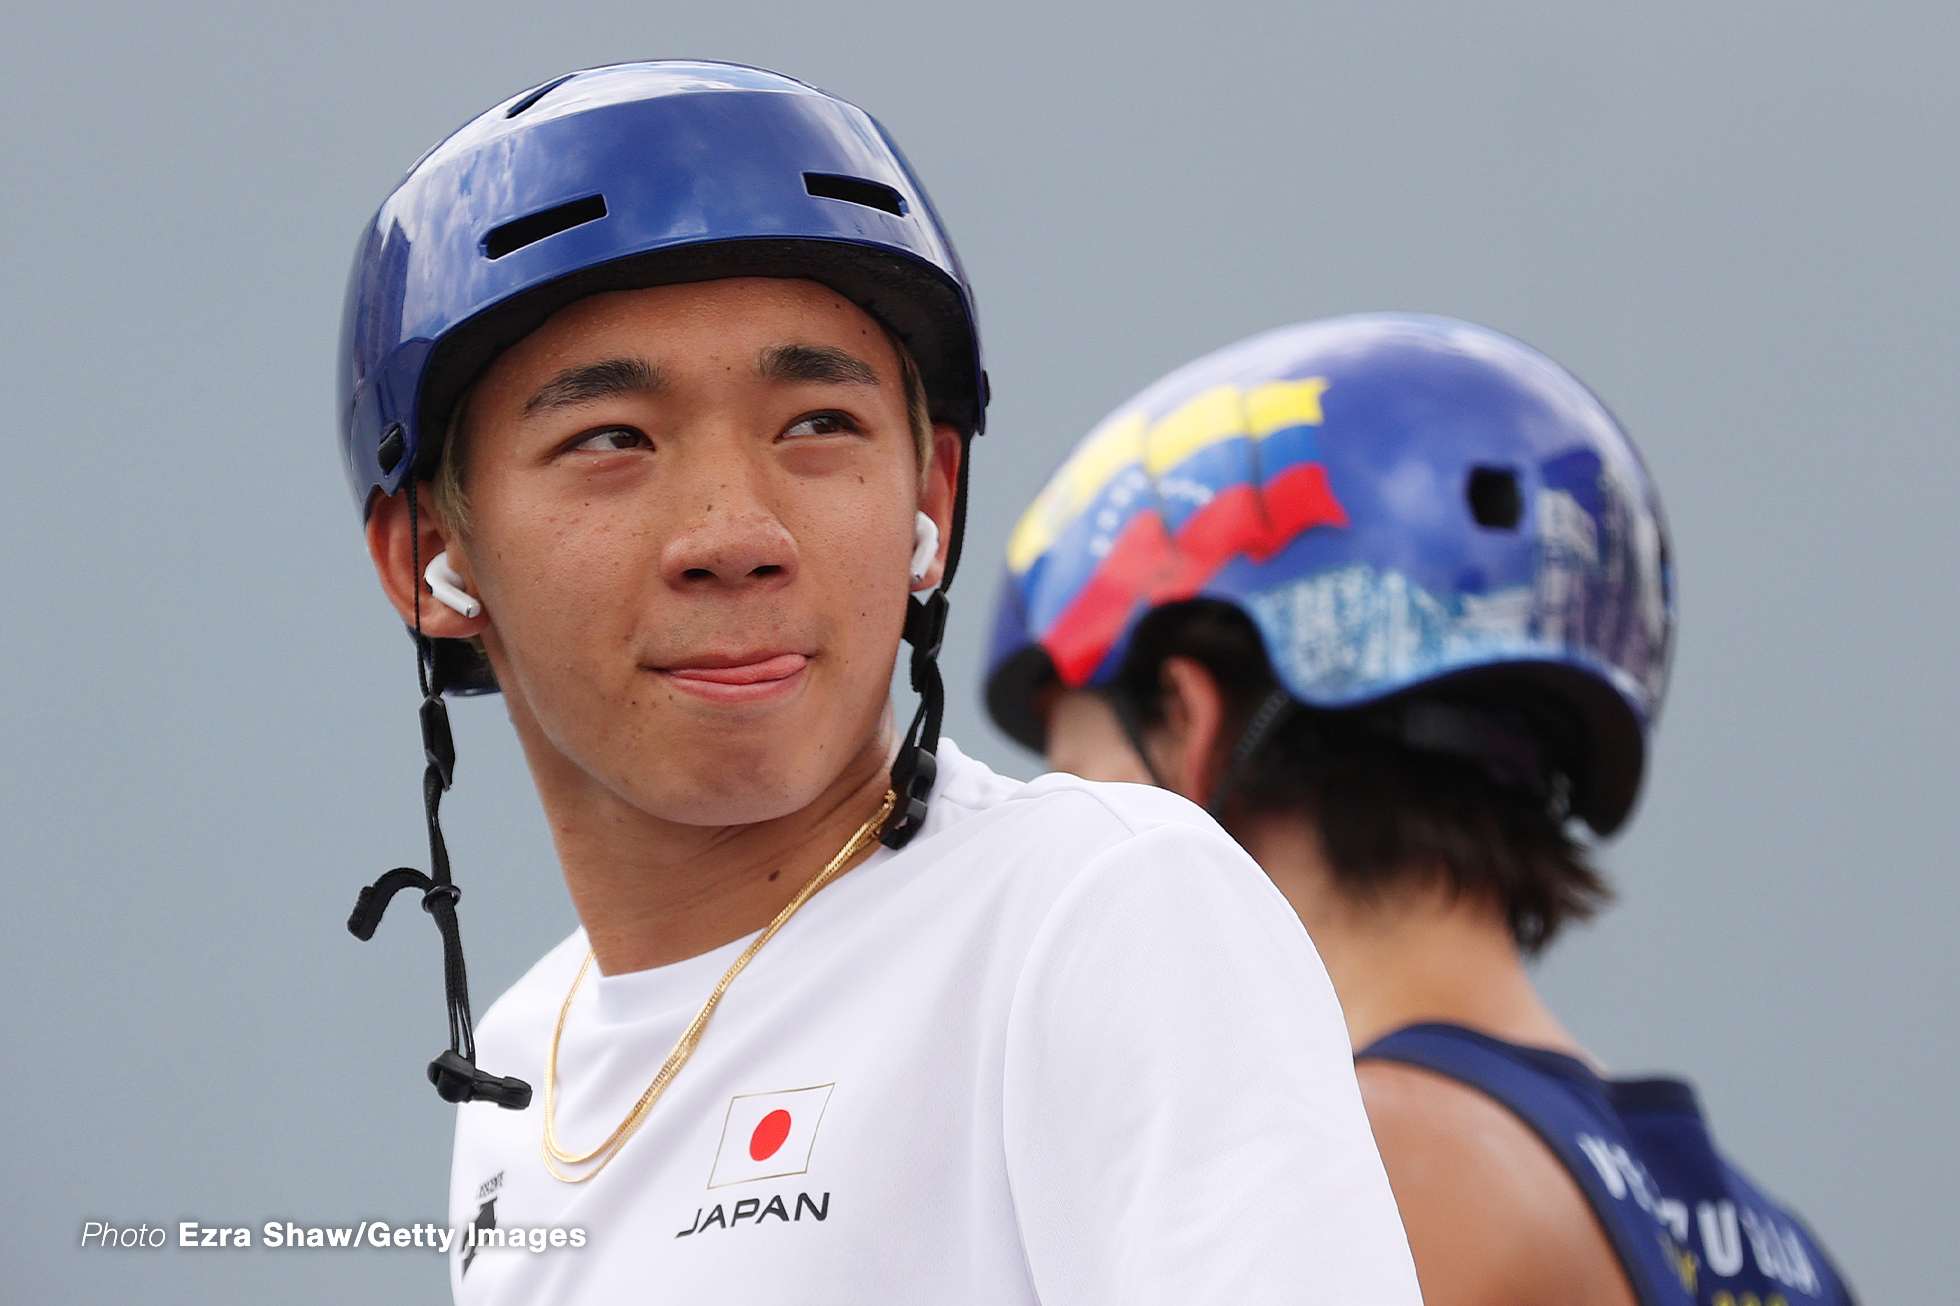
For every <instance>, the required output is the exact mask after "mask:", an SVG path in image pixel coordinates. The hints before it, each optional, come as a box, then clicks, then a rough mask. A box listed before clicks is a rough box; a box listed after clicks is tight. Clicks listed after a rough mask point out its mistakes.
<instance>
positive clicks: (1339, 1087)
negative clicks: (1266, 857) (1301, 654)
mask: <svg viewBox="0 0 1960 1306" xmlns="http://www.w3.org/2000/svg"><path fill="white" fill-rule="evenodd" d="M939 768H940V769H939V783H938V785H937V786H936V788H935V789H934V792H933V795H932V803H931V814H930V817H929V818H928V820H927V822H926V824H925V827H924V828H923V830H921V832H920V833H919V835H918V836H917V837H916V838H915V839H914V840H913V841H912V842H911V844H909V845H908V846H907V847H906V848H904V849H903V850H901V851H898V852H892V851H890V850H887V849H882V848H881V849H879V850H878V852H877V853H876V854H874V855H873V856H872V857H871V858H870V859H869V860H867V861H866V862H864V863H863V864H861V865H860V866H858V867H857V868H856V869H854V870H852V871H850V872H849V873H847V874H845V875H844V876H842V877H841V878H840V879H838V880H837V881H836V882H835V883H833V884H832V885H830V886H829V887H827V888H825V889H824V890H823V891H822V892H821V893H819V894H817V896H816V897H814V898H812V899H811V900H810V901H809V902H808V903H807V904H806V905H805V906H804V907H803V909H802V911H800V912H799V913H798V914H797V915H796V916H795V917H794V918H793V919H792V920H791V921H790V923H789V924H788V925H787V926H786V927H785V928H784V929H783V931H782V932H781V933H780V934H778V935H777V936H776V938H775V939H773V940H772V941H771V942H770V943H769V944H768V946H766V947H765V948H763V950H762V952H761V953H760V954H759V955H758V956H757V957H756V959H755V960H754V961H753V962H752V963H751V964H750V965H749V967H748V969H747V970H745V971H744V972H743V973H742V974H741V975H740V976H739V977H738V978H737V979H736V980H735V983H734V985H733V986H732V987H731V988H730V989H729V992H728V995H727V997H726V998H724V999H723V1001H722V1004H721V1008H720V1010H719V1011H718V1012H717V1013H716V1014H715V1017H714V1019H713V1021H712V1022H711V1023H710V1025H709V1026H708V1030H707V1034H706V1036H705V1037H704V1038H703V1040H702V1042H701V1045H700V1047H699V1048H698V1049H697V1050H696V1052H695V1054H694V1057H693V1059H692V1060H691V1061H689V1062H688V1063H687V1065H686V1067H685V1068H683V1069H682V1070H681V1072H680V1074H679V1076H678V1077H677V1078H676V1079H675V1081H674V1083H673V1084H672V1085H671V1086H670V1087H669V1088H668V1090H667V1093H666V1095H665V1097H663V1098H662V1099H661V1100H660V1102H658V1103H657V1104H656V1105H655V1106H654V1108H653V1111H652V1112H651V1114H650V1115H649V1116H648V1117H647V1119H646V1122H645V1123H644V1124H643V1125H642V1126H641V1128H640V1130H639V1132H638V1133H637V1134H635V1135H634V1136H633V1138H632V1139H631V1141H629V1142H628V1143H627V1144H626V1146H625V1148H624V1150H623V1151H621V1152H620V1154H619V1155H618V1156H617V1157H615V1158H614V1159H613V1161H612V1163H611V1164H610V1165H609V1166H608V1167H607V1168H606V1169H605V1170H604V1171H603V1172H602V1173H601V1174H599V1175H598V1176H597V1177H596V1178H594V1179H592V1180H591V1181H590V1182H588V1183H583V1184H568V1183H564V1182H561V1181H559V1180H557V1179H554V1178H552V1177H551V1175H550V1174H549V1173H547V1172H546V1170H545V1168H544V1163H543V1160H542V1159H541V1156H540V1139H541V1131H542V1128H543V1125H542V1111H543V1092H542V1086H543V1080H544V1059H545V1050H546V1046H547V1044H548V1042H549V1040H550V1037H551V1030H552V1025H553V1023H554V1022H555V1020H556V1019H557V1016H558V1010H559V1006H560V1004H562V1003H563V1001H564V999H565V993H566V991H567V989H568V988H569V987H570V985H571V982H572V978H573V975H574V974H575V973H576V971H577V969H578V966H579V963H580V961H581V960H583V958H584V957H585V954H586V948H587V944H586V939H585V935H584V933H583V932H582V931H581V932H580V933H577V934H574V935H573V936H572V937H571V938H569V939H567V940H566V941H565V942H564V943H562V944H560V945H559V946H558V947H557V948H555V949H553V950H552V951H551V952H550V953H549V954H548V955H547V956H546V957H545V958H544V960H542V961H540V962H539V963H538V964H537V965H536V966H535V967H534V968H532V970H531V972H530V973H529V974H528V975H526V976H525V977H524V978H523V979H521V980H519V981H518V982H517V984H516V985H515V986H514V987H512V988H511V990H510V991H509V992H508V993H506V994H504V996H503V997H502V998H501V999H499V1000H498V1002H497V1003H496V1005H495V1006H493V1007H492V1008H491V1009H490V1011H489V1012H488V1014H486V1015H485V1017H484V1019H483V1023H482V1028H481V1030H480V1031H479V1032H478V1034H477V1047H478V1049H479V1053H480V1060H481V1062H482V1064H483V1065H485V1066H488V1067H491V1068H494V1070H495V1071H496V1072H497V1073H499V1074H505V1075H519V1076H522V1077H523V1078H525V1079H527V1080H529V1081H530V1082H531V1083H532V1085H533V1086H535V1087H537V1088H538V1090H539V1092H538V1096H537V1098H536V1099H535V1100H534V1101H533V1103H532V1105H531V1107H530V1109H529V1110H526V1111H521V1112H519V1111H506V1110H504V1109H502V1108H500V1107H497V1106H493V1105H490V1104H487V1103H472V1104H469V1105H466V1106H463V1107H461V1108H459V1111H458V1120H457V1127H456V1158H455V1169H454V1173H453V1176H452V1179H451V1186H450V1220H451V1224H452V1225H453V1226H457V1227H463V1226H469V1225H471V1224H477V1225H484V1224H487V1223H489V1222H491V1221H494V1223H495V1225H496V1226H497V1227H498V1228H500V1229H501V1230H503V1231H505V1234H506V1236H508V1231H510V1230H513V1229H522V1230H525V1231H527V1234H528V1232H529V1231H532V1230H551V1229H554V1228H555V1229H563V1230H566V1231H568V1233H567V1236H566V1240H565V1241H566V1242H567V1243H568V1244H569V1242H570V1241H571V1237H570V1234H569V1231H570V1230H573V1229H581V1230H583V1231H584V1245H583V1246H582V1247H572V1246H570V1245H564V1246H556V1247H554V1246H551V1245H549V1242H548V1240H547V1236H545V1235H539V1236H538V1242H539V1243H543V1244H545V1248H546V1249H545V1250H543V1251H541V1252H534V1251H531V1250H529V1246H528V1245H527V1246H526V1247H525V1249H523V1250H518V1249H512V1248H488V1249H485V1248H478V1249H476V1250H475V1252H474V1255H472V1253H471V1251H469V1250H466V1249H465V1248H464V1247H463V1246H462V1240H461V1239H460V1238H459V1240H458V1243H457V1245H456V1246H455V1247H453V1248H452V1250H451V1252H450V1276H451V1283H452V1285H453V1287H454V1289H455V1293H456V1299H457V1301H458V1302H460V1303H469V1304H472V1306H474V1304H476V1303H485V1304H487V1303H493V1302H494V1303H518V1302H522V1303H527V1304H528V1303H547V1302H548V1303H552V1304H553V1306H575V1304H583V1303H592V1304H594V1306H597V1304H599V1303H604V1304H605V1306H614V1304H615V1303H621V1302H648V1303H658V1304H659V1306H669V1304H670V1303H671V1304H679V1303H716V1304H717V1306H720V1304H724V1303H750V1304H751V1306H784V1304H787V1303H817V1302H825V1303H838V1304H839V1306H843V1304H845V1303H848V1304H849V1306H866V1304H867V1303H876V1304H877V1306H887V1304H896V1303H914V1302H917V1303H935V1304H950V1303H965V1302H971V1303H989V1304H990V1306H992V1304H1006V1303H1034V1302H1041V1303H1045V1306H1091V1304H1092V1303H1109V1304H1110V1306H1115V1304H1116V1303H1122V1304H1123V1306H1143V1304H1146V1303H1160V1302H1161V1303H1166V1304H1167V1306H1168V1304H1170V1303H1176V1306H1194V1304H1195V1303H1203V1302H1219V1303H1232V1306H1259V1304H1262V1303H1268V1302H1313V1303H1317V1304H1319V1306H1349V1304H1354V1306H1359V1304H1362V1303H1366V1304H1367V1306H1419V1303H1420V1296H1419V1293H1418V1290H1417V1287H1416V1278H1415V1270H1414V1267H1413V1265H1412V1264H1411V1262H1410V1259H1409V1251H1408V1246H1407V1244H1406V1242H1405V1241H1404V1238H1403V1234H1402V1226H1401V1221H1400V1219H1399V1217H1398V1216H1397V1214H1396V1210H1395V1202H1394V1198H1393V1197H1392V1195H1391V1194H1390V1192H1389V1187H1388V1181H1387V1179H1386V1177H1385V1175H1384V1174H1383V1172H1382V1166H1381V1161H1380V1159H1379V1158H1378V1157H1377V1155H1376V1152H1375V1146H1374V1141H1373V1138H1372V1136H1371V1135H1370V1133H1369V1129H1368V1121H1367V1117H1366V1116H1365V1115H1364V1113H1363V1111H1362V1106H1361V1100H1360V1095H1359V1092H1358V1090H1357V1088H1356V1086H1355V1078H1354V1068H1353V1063H1352V1061H1351V1060H1350V1056H1349V1048H1348V1036H1347V1029H1346V1026H1345V1025H1344V1024H1343V1022H1342V1018H1341V1012H1340V1009H1339V1007H1338V1005H1337V1004H1336V1003H1335V1000H1334V992H1333V989H1332V987H1331V986H1330V985H1329V983H1328V981H1327V976H1326V972H1325V971H1324V970H1323V969H1322V968H1321V965H1320V961H1319V958H1318V957H1317V956H1316V955H1315V953H1314V951H1313V947H1312V945H1311V944H1310V943H1309V942H1308V941H1307V936H1306V933H1305V931H1304V930H1302V929H1301V927H1300V923H1299V920H1298V919H1297V918H1296V917H1295V916H1294V914H1293V912H1292V911H1291V910H1290V909H1289V908H1288V906H1287V904H1286V901H1285V899H1283V898H1282V897H1280V895H1279V893H1278V892H1277V891H1276V890H1275V889H1274V888H1273V886H1272V883H1271V882H1270V881H1269V880H1268V879H1267V878H1266V876H1265V875H1264V874H1263V873H1262V872H1261V871H1260V870H1259V868H1258V867H1257V866H1256V865H1255V864H1254V863H1253V862H1252V861H1251V860H1250V859H1249V858H1248V857H1247V856H1246V855H1245V854H1244V853H1243V852H1242V851H1240V849H1239V848H1238V846H1237V845H1236V844H1235V843H1233V842H1232V841H1231V840H1230V839H1229V838H1228V837H1227V836H1226V835H1225V834H1224V833H1223V832H1222V831H1220V830H1219V829H1218V827H1217V826H1216V825H1214V824H1213V823H1212V822H1211V820H1210V818H1208V817H1207V816H1206V815H1205V814H1204V813H1203V812H1201V811H1200V810H1199V809H1198V808H1197V807H1195V806H1193V805H1191V804H1190V803H1188V802H1186V801H1184V800H1183V799H1181V798H1178V797H1176V796H1175V795H1172V794H1169V793H1166V792H1164V791H1162V790H1157V789H1150V788H1145V787H1142V786H1137V785H1110V784H1092V783H1089V782H1087V781H1082V780H1078V779H1075V778H1074V777H1072V776H1063V775H1048V776H1043V777H1041V778H1040V779H1038V780H1036V781H1034V782H1032V783H1030V784H1021V783H1020V782H1018V781H1014V780H1009V779H1006V778H1003V777H1001V776H997V775H995V774H994V773H993V772H992V771H990V770H989V769H987V768H986V767H985V766H983V765H981V764H980V763H978V762H975V761H973V760H971V759H969V758H966V757H964V756H962V755H961V754H960V753H959V751H958V750H957V749H955V748H954V747H953V746H952V744H951V743H950V742H948V743H942V745H941V747H940V750H939ZM747 942H748V940H746V939H744V940H738V941H737V942H734V943H731V944H728V945H727V946H726V947H723V948H718V949H716V950H715V951H713V952H710V953H707V954H705V955H703V956H699V957H693V958H690V959H688V960H686V961H681V962H676V963H675V964H673V965H670V966H661V967H657V968H655V969H652V970H645V971H637V972H633V973H630V974H624V975H616V976H611V977H600V976H599V974H598V971H597V968H596V967H595V968H594V970H593V971H592V972H591V973H590V974H589V975H588V976H587V978H586V981H585V985H584V987H583V988H582V989H581V990H580V992H579V996H578V1000H577V1001H576V1002H575V1003H574V1004H573V1005H572V1010H571V1013H570V1017H569V1019H568V1020H567V1022H566V1026H565V1033H564V1039H563V1042H562V1045H561V1050H560V1053H559V1075H560V1079H559V1084H560V1088H559V1099H558V1107H557V1110H558V1116H557V1128H558V1134H559V1140H560V1143H561V1145H562V1146H564V1147H567V1148H569V1149H573V1150H584V1149H586V1148H590V1147H592V1146H594V1145H596V1144H597V1143H598V1142H599V1141H600V1140H601V1139H603V1138H605V1137H606V1136H607V1135H608V1134H609V1133H610V1132H611V1131H612V1129H613V1127H614V1126H615V1125H617V1124H618V1123H619V1121H620V1120H621V1118H622V1117H624V1116H625V1114H626V1113H627V1111H628V1110H629V1109H630V1108H631V1107H632V1105H633V1103H634V1102H635V1101H636V1100H637V1099H638V1097H639V1095H640V1093H641V1092H642V1090H643V1089H644V1088H645V1087H646V1084H647V1081H648V1080H649V1079H650V1078H651V1077H652V1076H653V1074H654V1072H655V1071H656V1070H658V1069H659V1067H660V1065H661V1063H662V1061H664V1060H665V1058H666V1056H667V1054H668V1052H669V1051H670V1050H671V1049H672V1048H673V1046H674V1041H675V1039H676V1038H677V1037H678V1036H679V1034H680V1032H681V1030H682V1028H683V1027H684V1026H685V1025H686V1023H687V1022H688V1021H689V1020H690V1019H691V1018H692V1017H693V1015H694V1013H695V1011H696V1010H697V1009H698V1008H699V1007H700V1005H701V1002H702V1001H703V999H705V998H706V997H707V995H708V993H709V992H710V990H711V989H712V988H713V986H714V984H715V982H716V980H718V979H719V978H720V977H721V974H722V972H723V971H724V970H725V969H726V968H727V966H728V964H729V963H730V962H731V961H732V960H733V959H734V957H735V956H736V955H737V953H739V952H740V951H741V949H742V948H743V947H744V946H746V944H747Z"/></svg>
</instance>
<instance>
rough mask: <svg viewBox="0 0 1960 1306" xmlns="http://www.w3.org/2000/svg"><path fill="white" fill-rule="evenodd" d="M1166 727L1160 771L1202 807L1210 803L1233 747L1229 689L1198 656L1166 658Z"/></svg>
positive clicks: (1162, 672) (1158, 750)
mask: <svg viewBox="0 0 1960 1306" xmlns="http://www.w3.org/2000/svg"><path fill="white" fill-rule="evenodd" d="M1158 675H1159V676H1160V677H1161V679H1162V683H1163V687H1164V729H1163V732H1162V734H1161V735H1160V737H1159V738H1160V742H1159V744H1158V747H1156V748H1155V749H1153V750H1152V751H1153V752H1155V753H1156V754H1157V757H1156V762H1157V771H1158V773H1159V774H1160V775H1162V776H1163V777H1164V779H1165V781H1166V782H1167V783H1168V784H1169V786H1170V787H1171V788H1172V789H1174V790H1176V791H1177V792H1178V793H1180V794H1183V795H1184V796H1185V797H1186V798H1189V799H1190V800H1191V801H1192V802H1194V803H1196V804H1197V805H1198V806H1200V807H1204V806H1207V805H1208V804H1209V803H1210V802H1211V795H1212V791H1213V790H1214V789H1216V788H1217V787H1218V780H1219V776H1220V773H1221V772H1222V771H1223V769H1224V764H1225V763H1224V755H1225V753H1226V751H1227V749H1228V747H1229V745H1228V743H1227V741H1226V739H1225V691H1224V690H1222V689H1220V688H1219V685H1218V681H1217V680H1216V679H1214V678H1213V676H1212V674H1211V672H1210V671H1209V670H1207V669H1206V667H1205V664H1204V663H1202V662H1200V661H1198V660H1197V659H1196V658H1190V657H1183V656H1174V657H1168V658H1165V659H1164V665H1163V667H1162V668H1161V670H1160V671H1159V672H1158Z"/></svg>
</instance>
